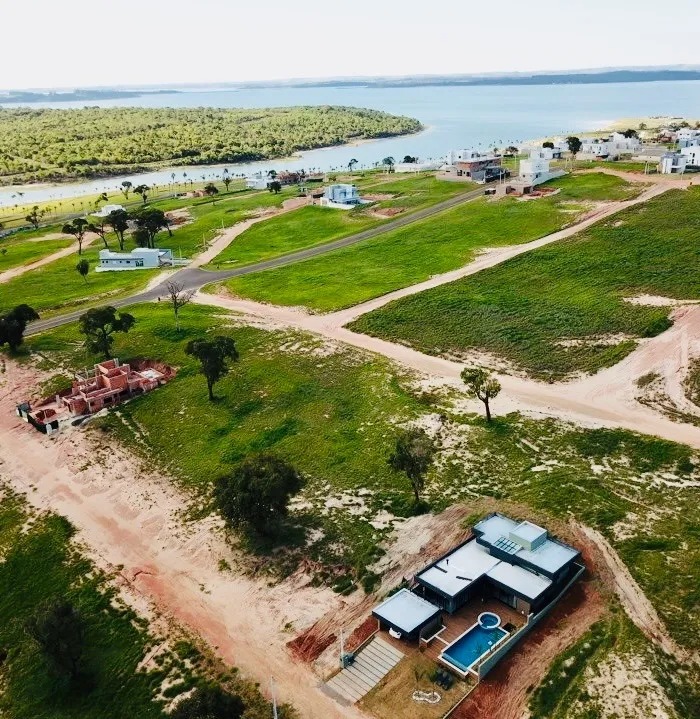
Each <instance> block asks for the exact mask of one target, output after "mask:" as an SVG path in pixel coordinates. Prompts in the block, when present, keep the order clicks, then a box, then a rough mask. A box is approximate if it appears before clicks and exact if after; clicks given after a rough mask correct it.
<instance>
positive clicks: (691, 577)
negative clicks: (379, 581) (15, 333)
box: [27, 305, 700, 649]
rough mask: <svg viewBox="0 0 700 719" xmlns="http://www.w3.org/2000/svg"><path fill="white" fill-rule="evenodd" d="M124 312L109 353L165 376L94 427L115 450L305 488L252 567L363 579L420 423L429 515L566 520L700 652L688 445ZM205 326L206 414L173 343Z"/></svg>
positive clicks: (143, 312)
mask: <svg viewBox="0 0 700 719" xmlns="http://www.w3.org/2000/svg"><path fill="white" fill-rule="evenodd" d="M134 313H135V315H136V317H137V324H136V326H135V328H134V330H132V332H131V333H129V334H128V335H125V336H119V337H118V338H117V340H116V344H115V351H116V353H117V355H118V356H120V357H121V358H122V359H128V358H129V357H134V356H143V354H144V353H147V355H148V356H149V357H151V358H154V359H162V360H164V361H167V362H170V363H172V364H174V365H176V366H177V367H178V368H179V371H178V374H177V377H176V379H175V380H174V381H173V382H171V383H169V384H168V385H166V386H165V387H163V388H160V389H158V390H157V391H155V392H153V393H151V394H148V395H146V396H144V397H141V398H138V399H136V400H134V401H133V402H130V403H128V404H126V405H122V406H121V407H120V408H119V409H118V410H117V411H115V412H112V413H110V414H109V415H108V416H107V418H105V419H104V420H100V424H101V425H102V426H103V428H104V429H105V430H106V431H108V432H110V433H111V434H112V437H113V438H114V440H120V441H122V442H124V443H126V444H127V446H129V447H131V448H133V449H134V450H135V451H136V452H139V453H141V454H142V455H143V457H144V458H145V459H146V460H147V461H152V462H155V463H156V465H157V466H158V468H160V469H162V470H163V471H165V472H166V473H168V474H169V475H170V476H172V477H174V478H175V479H176V480H177V481H178V482H180V483H181V484H182V485H183V486H185V487H187V488H189V489H190V490H191V491H193V492H194V493H195V494H197V495H199V494H204V496H208V493H209V491H210V489H211V484H212V482H213V481H214V479H216V477H218V476H220V475H221V474H222V473H225V472H227V471H228V470H230V469H231V468H232V467H233V466H234V465H235V464H236V463H237V462H238V461H240V460H241V459H242V458H244V457H246V456H247V455H248V454H250V453H255V452H273V453H275V454H278V455H280V456H282V457H284V458H286V459H288V460H290V461H291V462H293V463H294V464H295V465H297V466H298V467H299V469H301V470H302V471H303V472H305V473H306V474H307V475H308V477H309V484H308V486H307V487H306V489H305V490H304V492H303V495H302V497H301V500H302V501H301V502H300V503H299V504H298V505H296V506H297V509H296V510H295V514H294V516H295V519H296V521H297V523H298V525H299V527H300V528H303V529H304V530H305V531H307V532H308V531H310V530H314V531H313V533H312V534H309V535H308V536H309V537H310V538H311V539H310V540H309V543H308V545H306V546H305V545H304V542H303V536H302V535H303V532H293V533H291V534H290V536H289V537H287V538H286V541H287V543H288V547H287V552H282V553H280V554H277V555H275V556H274V557H273V558H271V559H265V558H263V557H259V558H258V559H256V560H255V561H256V562H259V563H260V565H259V566H266V567H268V568H269V570H270V571H274V572H279V571H282V572H284V571H288V570H291V569H293V568H295V567H296V566H298V563H299V562H300V561H302V559H303V561H304V562H306V564H307V566H309V568H310V570H311V571H312V572H315V573H316V575H317V577H318V578H319V580H322V581H327V582H329V583H331V584H335V585H336V586H342V587H343V588H345V587H348V586H349V585H351V584H352V581H353V580H358V579H362V580H363V581H369V580H368V577H369V578H371V576H372V571H373V570H372V567H373V562H374V560H375V559H376V558H377V557H378V556H379V554H380V553H381V549H380V548H379V545H380V544H381V542H382V541H383V540H386V539H387V538H388V536H389V535H390V533H391V531H392V526H393V524H392V521H391V519H392V517H395V516H406V514H407V513H410V511H411V490H410V487H409V485H408V482H407V480H406V479H405V477H403V476H402V475H400V474H397V473H395V472H393V471H392V470H391V469H390V468H389V467H388V465H387V457H388V455H389V453H390V451H391V447H392V443H393V438H394V436H395V434H396V432H397V426H401V425H405V424H406V423H409V422H412V421H415V420H416V419H417V418H420V417H423V418H424V419H426V420H427V421H428V424H429V425H430V426H435V425H436V422H437V435H436V436H437V442H438V444H439V446H440V454H439V462H438V463H437V465H436V467H435V468H434V469H433V471H432V472H431V474H430V477H429V481H428V484H427V488H426V493H425V498H426V500H427V501H429V502H430V504H431V506H432V508H433V510H434V511H440V510H442V509H444V508H446V507H448V506H450V505H452V504H455V503H460V502H461V503H466V504H467V505H468V506H469V507H470V508H471V509H472V510H473V511H474V512H475V513H478V512H485V511H487V510H493V509H500V510H501V511H506V512H507V511H511V512H512V513H513V514H517V515H520V514H522V515H527V516H528V517H529V518H531V519H533V520H535V521H538V522H540V523H544V524H545V525H548V526H549V525H555V523H556V522H557V521H558V523H559V525H560V527H562V528H564V531H565V527H566V524H567V523H568V522H570V521H571V519H572V518H573V519H576V520H578V521H580V522H583V523H584V524H587V525H589V526H592V527H594V528H596V529H598V530H599V531H601V532H603V533H604V534H605V536H606V537H607V538H608V539H609V541H611V543H612V544H613V546H614V547H615V548H616V550H617V551H618V553H619V554H620V556H621V557H622V559H623V560H624V561H625V563H626V564H627V566H628V567H629V568H630V571H631V572H632V574H633V575H634V577H635V578H636V579H637V581H638V582H639V583H640V584H641V586H642V588H643V589H644V591H645V592H646V593H647V596H648V597H649V598H650V600H651V601H652V602H653V603H654V605H655V607H656V608H657V611H658V612H659V614H660V615H661V617H662V618H663V620H664V621H665V622H666V624H667V626H668V628H669V631H670V632H671V633H672V634H673V636H674V637H675V638H676V640H677V641H678V642H679V643H680V644H682V645H684V646H689V647H692V648H695V649H698V648H700V611H698V608H699V607H700V595H699V594H698V586H699V585H700V574H699V572H700V533H699V532H698V531H697V528H698V527H700V508H699V506H698V503H697V497H696V495H697V491H696V486H695V484H694V483H696V482H697V479H698V476H699V475H700V471H699V468H700V457H698V456H697V454H693V453H692V452H691V451H690V450H689V449H688V448H686V447H683V446H680V445H675V444H672V443H670V442H665V441H662V440H657V439H653V438H645V437H640V436H637V435H634V434H631V433H629V432H624V431H621V430H602V429H600V430H585V429H578V428H574V427H572V426H569V425H563V424H560V423H557V422H555V421H553V420H547V421H536V420H532V419H525V418H522V417H520V416H518V415H509V416H507V417H504V418H499V419H498V420H496V421H494V422H493V423H491V424H490V425H489V424H486V423H485V422H484V421H483V420H482V419H481V418H480V417H479V418H475V417H474V416H472V415H464V414H463V413H461V412H459V411H457V410H455V408H454V406H453V404H452V398H451V397H450V396H449V395H446V396H445V395H442V394H440V393H437V392H434V391H430V390H426V389H425V388H421V387H419V386H417V385H416V384H415V382H414V381H413V379H412V378H411V377H410V376H405V375H401V374H399V375H397V374H395V371H392V368H391V366H390V365H388V364H387V363H386V362H383V361H381V360H378V359H376V358H374V357H371V356H367V355H364V354H360V353H357V352H355V351H350V350H347V349H342V348H333V347H328V346H324V345H320V344H319V341H318V340H315V339H313V338H311V337H309V336H305V335H301V334H298V333H285V332H279V331H277V332H269V331H268V332H266V331H262V330H259V329H254V328H245V327H236V326H232V327H228V326H227V324H228V322H227V321H226V320H225V319H223V320H222V314H221V311H219V310H215V309H213V308H206V307H204V306H189V307H187V308H185V310H184V312H183V317H182V322H183V329H182V331H181V332H180V333H176V332H175V331H174V328H173V319H172V317H171V316H170V314H169V312H168V311H167V309H166V308H165V307H163V306H158V305H151V306H148V307H146V306H144V307H138V308H135V310H134ZM230 322H231V324H235V319H234V318H233V316H231V319H230ZM214 328H215V331H216V332H217V333H230V334H231V335H232V336H233V337H234V338H235V339H236V341H237V345H238V347H239V350H240V352H241V361H240V362H239V363H238V364H237V365H235V366H234V367H233V369H232V371H231V373H230V374H229V375H228V376H227V377H226V378H225V379H224V380H223V381H222V382H221V383H220V384H219V385H217V387H216V394H217V396H218V397H219V398H220V399H219V400H218V401H217V402H215V403H210V402H209V401H208V400H207V399H206V387H205V382H204V379H203V378H202V377H201V375H199V374H198V372H197V371H196V367H195V365H194V364H193V362H192V360H191V359H190V358H189V357H187V356H185V355H184V353H183V346H184V344H185V343H186V341H187V340H189V339H191V338H193V337H197V336H201V335H202V334H203V333H204V332H207V331H214ZM77 339H78V338H77V335H76V333H75V328H74V327H64V328H61V329H60V330H55V331H52V332H51V333H47V334H44V335H40V336H38V337H31V338H29V340H28V341H27V347H28V348H30V349H32V350H37V351H40V352H41V353H42V356H44V357H46V358H47V360H48V361H51V362H58V363H59V364H58V365H56V366H55V371H56V372H57V373H58V372H63V373H65V369H63V367H65V366H66V365H69V366H70V365H72V366H73V367H83V366H85V365H86V364H88V363H89V362H90V361H91V358H89V357H86V355H85V353H84V351H83V350H81V349H80V346H79V344H78V343H77V342H76V340H77ZM45 361H46V360H45ZM52 366H53V365H52ZM438 419H439V421H437V420H438ZM100 436H101V437H103V436H104V435H100ZM101 441H103V440H101ZM601 468H602V469H601ZM387 512H388V513H389V515H388V516H389V521H386V516H387V515H386V513H387ZM381 516H384V517H385V519H384V520H383V521H380V522H376V521H375V520H376V519H377V518H378V517H381ZM371 522H375V524H372V523H371ZM300 548H301V549H300ZM370 586H371V582H370Z"/></svg>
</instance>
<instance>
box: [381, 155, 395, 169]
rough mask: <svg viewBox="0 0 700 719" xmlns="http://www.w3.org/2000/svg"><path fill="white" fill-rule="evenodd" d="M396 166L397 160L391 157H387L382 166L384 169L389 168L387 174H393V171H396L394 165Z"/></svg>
mask: <svg viewBox="0 0 700 719" xmlns="http://www.w3.org/2000/svg"><path fill="white" fill-rule="evenodd" d="M395 164H396V160H395V159H394V158H393V157H391V156H389V157H385V158H384V159H383V160H382V165H384V167H386V168H387V169H386V171H387V172H393V171H394V165H395Z"/></svg>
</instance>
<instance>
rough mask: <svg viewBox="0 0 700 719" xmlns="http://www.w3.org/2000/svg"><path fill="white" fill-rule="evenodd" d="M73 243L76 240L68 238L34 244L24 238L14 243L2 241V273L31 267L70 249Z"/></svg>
mask: <svg viewBox="0 0 700 719" xmlns="http://www.w3.org/2000/svg"><path fill="white" fill-rule="evenodd" d="M72 242H75V240H73V239H72V238H68V237H67V238H66V239H64V240H42V241H41V242H32V241H30V240H27V239H24V238H22V240H19V239H15V240H13V241H9V240H0V272H5V271H6V270H9V269H12V268H14V267H23V266H24V265H29V264H31V263H32V262H36V261H37V260H40V259H42V258H44V257H47V256H48V255H51V254H53V253H54V252H57V251H58V250H62V249H63V248H64V247H68V245H70V244H71V243H72Z"/></svg>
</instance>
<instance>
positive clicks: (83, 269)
mask: <svg viewBox="0 0 700 719" xmlns="http://www.w3.org/2000/svg"><path fill="white" fill-rule="evenodd" d="M75 270H76V272H77V273H78V274H79V275H80V276H81V277H82V278H83V279H84V280H85V283H86V284H87V276H88V272H90V263H89V262H88V261H87V260H86V259H85V258H83V259H82V260H78V264H77V265H76V266H75Z"/></svg>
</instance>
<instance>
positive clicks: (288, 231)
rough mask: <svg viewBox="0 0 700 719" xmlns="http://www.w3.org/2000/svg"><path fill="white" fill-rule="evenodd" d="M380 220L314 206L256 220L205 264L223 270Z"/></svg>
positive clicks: (350, 212) (337, 235) (282, 252)
mask: <svg viewBox="0 0 700 719" xmlns="http://www.w3.org/2000/svg"><path fill="white" fill-rule="evenodd" d="M380 222H381V220H379V219H377V218H375V217H370V216H368V215H366V214H363V213H356V212H353V211H343V210H335V209H332V208H329V207H320V206H318V205H314V206H311V207H301V208H299V209H298V210H294V211H292V212H289V213H286V214H284V215H280V216H279V217H272V218H270V219H269V220H265V221H263V222H259V223H258V224H255V225H253V226H252V227H250V228H249V229H247V230H246V231H245V232H244V233H243V234H242V235H239V236H238V237H237V238H236V239H235V240H234V241H233V242H232V243H231V244H230V245H229V246H228V247H227V248H226V249H225V250H224V251H223V252H222V253H221V254H219V255H218V256H217V257H216V258H215V260H214V261H213V262H212V263H210V264H209V265H208V266H209V268H210V269H213V268H221V269H225V268H226V267H229V266H231V265H246V264H250V263H253V262H259V261H261V260H265V259H268V258H270V257H277V256H278V255H284V254H286V253H288V252H294V251H295V250H301V249H304V248H306V247H313V246H314V245H320V244H324V243H326V242H332V241H333V240H337V239H340V238H341V237H345V236H346V235H353V234H355V233H356V232H362V230H366V229H367V228H368V227H372V226H373V225H377V224H379V223H380Z"/></svg>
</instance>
